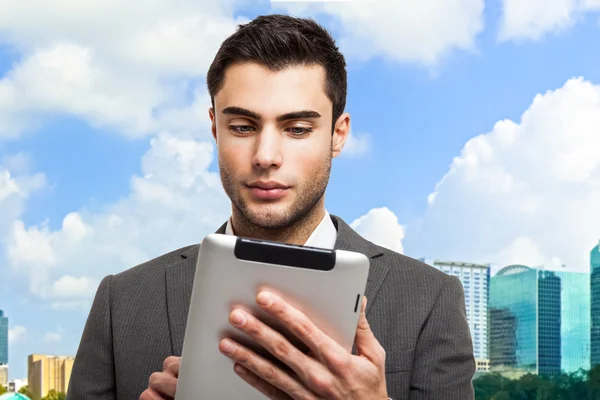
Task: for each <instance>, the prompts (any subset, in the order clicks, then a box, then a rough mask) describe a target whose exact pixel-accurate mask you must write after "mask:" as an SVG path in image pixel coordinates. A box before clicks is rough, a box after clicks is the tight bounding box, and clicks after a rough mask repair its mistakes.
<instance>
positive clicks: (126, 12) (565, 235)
mask: <svg viewBox="0 0 600 400" xmlns="http://www.w3.org/2000/svg"><path fill="white" fill-rule="evenodd" d="M378 1H379V3H377V2H376V3H377V4H378V5H377V6H376V7H373V13H372V15H370V16H364V15H365V13H364V12H361V10H360V4H359V3H360V2H359V1H356V2H355V3H356V4H351V3H348V4H346V5H344V6H343V7H345V8H340V7H339V6H333V5H326V6H323V7H319V6H312V5H310V6H307V8H306V9H304V10H297V9H295V8H290V7H291V6H289V5H283V6H282V7H283V8H282V9H281V8H278V9H277V10H278V11H281V10H283V11H286V12H287V11H289V12H294V13H298V15H312V16H315V17H316V18H317V19H318V20H319V21H320V22H322V23H323V24H324V25H325V26H327V27H329V28H330V29H332V31H333V32H334V35H335V36H336V39H339V40H340V43H343V45H341V47H342V50H343V51H345V52H347V53H348V54H350V55H349V56H348V63H349V65H348V72H349V96H348V103H347V111H349V112H350V113H351V116H352V126H353V138H354V143H353V144H352V145H351V146H350V145H349V148H348V149H347V150H348V154H346V155H344V156H342V157H341V158H339V159H336V160H335V162H334V170H333V174H332V179H331V183H330V186H329V190H328V193H327V208H328V210H329V211H330V212H331V213H334V214H337V215H339V216H341V217H342V218H344V219H345V220H346V221H347V222H349V223H353V226H354V227H355V228H356V229H357V230H358V231H359V232H360V233H361V234H363V235H364V236H365V237H367V238H369V239H370V240H373V241H375V242H377V243H380V244H382V245H384V246H387V247H390V248H392V249H395V250H397V251H402V252H404V253H405V254H407V255H409V256H411V257H415V258H418V257H425V256H427V257H438V258H444V259H456V260H463V261H474V262H489V263H492V265H493V266H494V268H495V269H496V270H497V268H499V267H501V266H504V265H508V264H510V263H516V262H519V263H523V264H528V265H532V266H537V265H546V266H547V267H548V268H562V267H560V266H561V265H562V264H565V265H566V268H569V269H570V270H573V271H586V270H587V268H588V267H589V260H588V253H589V250H590V249H591V248H592V247H593V246H594V245H595V244H597V242H598V239H599V238H600V230H599V229H598V226H600V212H599V211H598V210H597V206H596V205H597V204H598V200H600V162H599V161H596V159H597V158H598V157H597V156H596V157H594V156H595V155H597V154H598V152H599V151H600V139H598V138H597V137H600V135H595V134H594V133H595V132H597V131H598V129H599V128H598V126H599V125H598V124H600V86H597V85H600V71H598V68H597V66H598V65H600V51H599V50H600V49H599V46H598V43H600V25H599V22H598V21H599V16H600V14H598V13H597V12H596V11H595V7H596V6H595V5H594V4H593V2H592V1H589V2H584V1H580V2H575V3H577V5H576V6H575V5H573V6H572V7H573V8H572V9H569V8H568V7H567V6H565V5H564V4H563V5H561V4H562V3H564V1H560V0H555V1H553V2H547V3H546V6H540V7H538V8H536V7H533V8H532V9H520V8H519V5H518V3H515V2H513V1H510V0H506V1H488V2H486V3H485V8H482V5H483V2H482V1H481V0H462V1H458V0H457V1H454V2H446V3H448V4H449V5H441V4H434V3H436V2H422V3H419V2H415V1H412V0H403V1H396V2H389V1H385V0H378ZM59 3H60V4H62V3H63V2H62V1H59ZM162 3H164V4H162ZM240 3H241V2H237V3H236V2H235V1H233V0H231V1H230V2H227V6H223V5H220V6H219V5H217V4H218V2H214V4H212V3H211V2H208V3H207V4H208V5H205V6H204V7H202V8H199V7H198V6H197V5H194V4H193V2H191V1H190V2H187V1H184V2H182V6H181V9H177V10H175V9H172V8H171V7H170V6H169V5H168V4H167V2H166V1H165V2H161V1H158V2H156V4H155V5H154V6H153V7H154V8H151V9H149V10H147V12H146V13H145V14H144V15H145V16H146V17H147V21H146V22H147V24H146V25H143V24H142V23H141V22H139V23H138V21H136V20H135V18H133V19H132V15H135V13H133V12H132V11H131V9H130V8H127V9H125V8H123V9H118V7H120V6H114V7H117V9H114V10H104V11H106V12H103V11H102V10H101V11H98V10H97V9H94V7H93V6H92V5H94V4H96V2H92V3H90V4H92V5H90V6H89V9H88V8H86V6H84V5H81V6H77V7H78V8H77V9H73V10H72V15H73V19H72V21H71V20H67V21H66V22H65V21H64V20H62V19H61V18H60V17H59V15H58V12H57V13H54V12H53V11H52V10H48V9H46V10H44V9H43V8H44V7H45V6H44V4H43V2H39V7H40V8H39V11H40V14H42V15H47V18H46V20H45V21H44V22H43V23H41V24H40V26H38V27H37V28H38V29H37V30H36V29H35V27H32V26H31V25H30V24H29V23H28V21H29V20H30V17H31V16H32V15H31V14H29V13H31V12H33V11H31V9H30V10H28V9H25V8H24V6H23V7H21V6H19V5H18V4H17V2H14V3H11V6H9V8H8V15H9V17H8V18H7V19H3V18H2V17H0V44H1V45H0V234H1V235H2V242H1V243H0V260H1V262H0V277H1V278H0V309H4V310H5V313H6V315H7V316H8V317H9V319H10V323H9V324H10V328H11V344H10V376H11V378H20V377H25V376H26V374H27V370H26V357H27V355H28V354H31V353H49V354H71V355H73V354H74V353H75V351H76V349H77V345H78V342H79V336H80V334H81V331H82V329H83V324H84V322H85V318H86V316H87V312H88V311H89V305H90V301H91V299H92V297H93V294H94V292H95V288H96V285H97V283H98V282H99V280H100V279H101V278H102V277H103V276H105V275H106V274H109V273H117V272H119V271H122V270H124V269H127V268H129V267H132V266H134V265H136V264H137V263H140V262H142V261H145V260H147V259H149V258H151V257H154V256H157V255H159V254H161V253H164V252H166V251H168V250H172V249H175V248H177V247H182V246H185V245H188V244H191V243H194V242H197V241H199V240H200V239H201V237H202V236H203V235H205V234H207V233H209V232H212V231H214V230H215V229H216V228H217V227H218V226H219V225H220V223H221V222H223V221H224V220H225V218H227V215H228V208H227V205H226V202H223V199H224V194H223V193H222V191H221V190H220V188H219V187H217V186H218V185H215V182H217V183H218V177H217V175H216V160H215V158H214V154H213V153H211V149H212V144H211V142H210V136H209V134H208V130H207V120H208V115H207V113H206V109H207V106H208V102H207V99H206V97H205V96H206V95H205V89H204V87H203V79H204V75H203V74H204V72H205V71H206V67H207V66H208V63H209V62H210V60H211V58H212V56H213V55H214V52H215V51H216V48H217V46H218V44H219V43H220V41H221V40H222V39H224V38H225V37H226V36H227V34H229V33H230V32H232V29H233V28H234V26H235V22H234V20H233V18H238V21H242V20H244V19H248V18H252V17H254V16H256V15H258V14H261V13H267V12H272V11H273V9H271V8H270V7H269V5H268V4H266V3H263V4H261V6H260V8H254V7H248V6H247V4H248V3H245V4H242V5H240ZM428 3H431V4H428ZM450 3H456V4H450ZM551 3H552V5H551ZM575 3H573V4H575ZM65 4H66V2H65ZM140 4H142V3H141V2H140ZM211 4H212V6H211ZM229 4H231V5H232V6H231V7H233V8H229V6H228V5H229ZM459 5H460V6H459ZM111 7H112V6H111ZM140 7H141V6H140ZM161 7H163V8H161ZM315 7H319V8H315ZM353 7H354V8H353ZM444 7H446V8H445V9H444ZM58 8H60V7H58ZM132 9H133V8H132ZM392 11H393V12H396V13H398V14H394V13H393V12H392ZM132 13H133V14H132ZM413 13H414V14H415V15H417V16H418V18H420V19H421V21H420V23H419V24H412V25H411V24H410V23H409V22H410V21H411V20H413V19H415V18H417V16H415V15H412V14H413ZM540 13H541V14H540ZM115 15H118V16H119V17H115ZM390 15H398V17H397V18H398V20H399V22H397V23H395V22H393V21H392V20H390V17H389V16H390ZM128 18H130V19H128ZM113 20H116V21H121V22H122V21H125V22H122V23H119V22H117V23H115V28H114V31H115V32H107V31H106V30H104V29H105V28H104V25H103V23H104V22H106V21H113ZM80 21H83V22H86V23H82V22H80ZM206 21H213V22H214V21H216V22H215V23H217V25H218V29H213V30H212V31H211V32H212V33H210V34H207V33H205V32H204V31H203V30H202V29H204V27H205V26H206V25H207V23H206ZM540 21H541V22H540ZM138 25H139V26H138ZM165 26H167V27H169V29H170V30H169V29H162V28H164V27H165ZM178 29H179V30H178ZM38 31H41V32H44V34H39V33H37V32H38ZM99 32H100V33H99ZM140 32H141V33H140ZM165 32H171V33H170V34H169V33H165ZM172 32H175V34H173V33H172ZM215 32H216V33H215ZM362 32H370V33H369V36H364V35H365V34H364V33H362ZM501 32H504V33H501ZM104 33H106V34H104ZM178 34H180V36H178ZM119 35H121V36H119ZM127 35H129V36H127ZM211 35H212V36H211ZM123 37H124V38H125V39H123V40H121V38H123ZM129 37H131V38H132V39H131V42H128V38H129ZM173 37H174V39H173ZM502 37H504V38H506V39H502ZM156 38H158V40H156ZM182 38H183V39H182ZM207 38H208V39H207ZM145 41H147V42H145ZM148 43H152V46H149V45H148ZM173 43H177V46H174V45H173ZM407 43H410V45H409V44H407ZM144 45H148V46H146V47H144ZM128 46H133V47H128ZM186 46H189V47H186ZM353 46H355V47H353ZM190 49H192V50H193V51H190ZM578 77H581V78H582V79H577V78H578ZM534 99H535V101H534ZM157 109H158V110H163V112H158V113H157V112H153V111H156V110H157ZM165 110H166V111H165ZM522 118H523V119H522ZM501 121H505V122H501ZM8 174H10V175H8ZM199 192H200V193H201V194H199ZM432 193H435V195H433V196H430V195H431V194H432ZM428 198H429V199H430V201H428ZM431 199H433V200H431ZM173 232H176V233H175V234H174V233H173Z"/></svg>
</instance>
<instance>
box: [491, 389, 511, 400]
mask: <svg viewBox="0 0 600 400" xmlns="http://www.w3.org/2000/svg"><path fill="white" fill-rule="evenodd" d="M491 400H512V398H511V396H510V394H509V393H508V392H507V391H506V390H501V391H500V392H498V393H496V394H495V395H494V396H493V397H492V398H491Z"/></svg>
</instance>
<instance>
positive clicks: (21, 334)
mask: <svg viewBox="0 0 600 400" xmlns="http://www.w3.org/2000/svg"><path fill="white" fill-rule="evenodd" d="M26 334H27V329H26V328H25V327H24V326H21V325H17V326H15V327H14V328H11V329H9V330H8V344H10V345H13V344H17V343H19V342H20V341H22V340H23V339H24V338H25V335H26Z"/></svg>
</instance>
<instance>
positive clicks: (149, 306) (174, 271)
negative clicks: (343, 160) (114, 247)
mask: <svg viewBox="0 0 600 400" xmlns="http://www.w3.org/2000/svg"><path fill="white" fill-rule="evenodd" d="M331 218H332V220H333V222H334V224H335V225H336V228H337V230H338V237H337V242H336V245H335V248H336V249H342V250H352V251H357V252H360V253H363V254H365V255H366V256H368V257H369V258H370V259H371V269H370V272H369V278H368V283H367V288H366V293H365V294H366V296H367V298H368V299H369V301H368V303H367V310H366V313H367V319H368V320H369V323H370V325H371V328H372V330H373V332H374V333H375V336H376V337H377V339H378V340H379V342H380V343H381V344H382V345H383V347H384V348H385V350H386V380H387V387H388V392H389V395H390V397H392V398H393V399H395V400H400V399H413V400H417V399H444V400H454V399H455V400H470V399H473V398H474V393H473V386H472V378H473V375H474V373H475V360H474V358H473V347H472V342H471V336H470V333H469V327H468V324H467V319H466V313H465V303H464V293H463V288H462V284H461V283H460V281H459V280H458V279H457V278H456V277H452V276H449V275H446V274H444V273H442V272H440V271H438V270H436V269H435V268H432V267H430V266H428V265H426V264H423V263H421V262H418V261H416V260H413V259H411V258H408V257H406V256H403V255H401V254H398V253H395V252H392V251H390V250H387V249H384V248H382V247H379V246H376V245H374V244H373V243H371V242H369V241H367V240H365V239H363V238H362V237H361V236H359V235H358V234H357V233H356V232H354V231H353V230H352V229H351V228H350V227H349V226H348V225H347V224H346V223H345V222H344V221H343V220H342V219H340V218H339V217H336V216H334V215H332V216H331ZM224 228H225V225H223V226H222V227H221V228H220V229H219V231H217V232H218V233H224ZM197 254H198V245H194V246H189V247H186V248H183V249H179V250H176V251H173V252H171V253H168V254H165V255H163V256H160V257H158V258H156V259H154V260H151V261H148V262H146V263H144V264H142V265H139V266H137V267H134V268H132V269H129V270H127V271H124V272H122V273H120V274H117V275H109V276H107V277H106V278H104V279H103V280H102V282H101V283H100V286H99V288H98V291H97V293H96V296H95V299H94V302H93V305H92V308H91V311H90V314H89V317H88V319H87V322H86V325H85V329H84V331H83V335H82V338H81V343H80V345H79V349H78V351H77V355H76V357H75V363H74V365H73V371H72V373H71V380H70V384H69V389H68V394H67V399H68V400H79V399H82V400H83V399H85V400H100V399H102V400H112V399H118V400H133V399H139V396H140V394H141V393H142V392H143V391H144V390H145V388H146V387H147V385H148V378H149V377H150V375H151V374H152V373H153V372H155V371H161V370H162V364H163V361H164V359H165V358H167V357H168V356H170V355H177V356H179V355H181V350H182V346H183V338H184V333H185V325H186V320H187V314H188V307H189V301H190V296H191V291H192V282H193V279H194V272H195V267H196V257H197Z"/></svg>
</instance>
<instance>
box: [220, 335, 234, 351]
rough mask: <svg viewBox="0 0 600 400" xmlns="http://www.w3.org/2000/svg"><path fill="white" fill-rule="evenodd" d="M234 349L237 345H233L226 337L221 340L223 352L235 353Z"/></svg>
mask: <svg viewBox="0 0 600 400" xmlns="http://www.w3.org/2000/svg"><path fill="white" fill-rule="evenodd" d="M234 350H235V346H234V345H233V343H231V341H229V340H227V339H226V340H223V341H222V342H221V351H223V353H225V354H233V351H234Z"/></svg>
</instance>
